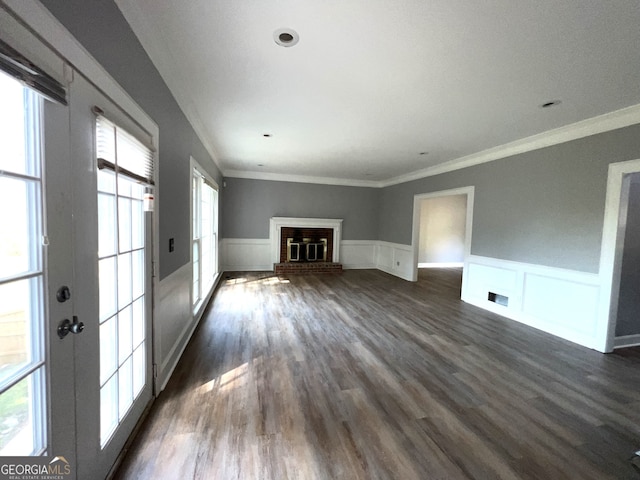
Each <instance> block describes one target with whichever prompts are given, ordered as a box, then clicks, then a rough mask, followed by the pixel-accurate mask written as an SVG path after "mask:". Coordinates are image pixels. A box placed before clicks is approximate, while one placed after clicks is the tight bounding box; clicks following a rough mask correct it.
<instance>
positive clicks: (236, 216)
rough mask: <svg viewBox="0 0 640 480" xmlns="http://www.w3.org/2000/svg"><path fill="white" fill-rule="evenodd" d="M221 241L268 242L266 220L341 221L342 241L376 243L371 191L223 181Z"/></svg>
mask: <svg viewBox="0 0 640 480" xmlns="http://www.w3.org/2000/svg"><path fill="white" fill-rule="evenodd" d="M222 191H223V194H224V198H225V201H224V203H223V205H222V208H221V215H222V218H221V222H222V231H221V235H220V236H221V237H222V238H269V219H270V218H271V217H311V218H342V219H344V223H343V230H342V238H343V239H344V240H375V239H376V237H377V233H378V198H379V193H380V192H379V190H378V189H375V188H362V187H343V186H336V185H315V184H310V183H292V182H273V181H266V180H248V179H241V178H227V179H226V187H223V188H222Z"/></svg>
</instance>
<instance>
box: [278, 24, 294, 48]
mask: <svg viewBox="0 0 640 480" xmlns="http://www.w3.org/2000/svg"><path fill="white" fill-rule="evenodd" d="M273 39H274V40H275V42H276V43H277V44H278V45H280V46H281V47H293V46H294V45H296V44H297V43H298V41H299V40H300V37H299V36H298V32H296V31H295V30H293V29H292V28H279V29H278V30H276V31H275V32H273Z"/></svg>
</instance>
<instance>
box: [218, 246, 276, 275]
mask: <svg viewBox="0 0 640 480" xmlns="http://www.w3.org/2000/svg"><path fill="white" fill-rule="evenodd" d="M220 270H221V271H226V272H235V271H238V272H262V271H270V270H273V262H272V261H271V242H270V240H269V239H268V238H223V239H222V241H221V242H220Z"/></svg>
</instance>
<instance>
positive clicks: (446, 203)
mask: <svg viewBox="0 0 640 480" xmlns="http://www.w3.org/2000/svg"><path fill="white" fill-rule="evenodd" d="M466 220H467V196H466V195H447V196H445V197H436V198H425V199H424V200H422V201H421V202H420V234H419V235H418V243H419V246H418V263H452V262H458V263H461V262H463V261H464V238H465V230H466V228H465V227H466V225H465V223H466Z"/></svg>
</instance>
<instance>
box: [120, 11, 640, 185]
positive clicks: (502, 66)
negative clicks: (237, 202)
mask: <svg viewBox="0 0 640 480" xmlns="http://www.w3.org/2000/svg"><path fill="white" fill-rule="evenodd" d="M116 3H117V4H118V5H119V7H120V9H121V10H122V11H123V13H124V15H125V17H126V18H127V20H128V21H129V23H130V24H131V26H132V28H133V30H134V32H135V33H136V34H137V35H138V37H139V38H140V41H141V42H142V44H143V46H144V47H145V49H146V50H147V52H148V53H149V56H150V57H151V59H152V60H153V62H154V63H155V65H156V67H157V68H158V70H159V71H160V74H161V75H162V76H163V78H164V79H165V81H166V83H167V85H168V86H169V88H170V89H171V91H172V92H173V94H174V96H175V97H176V99H177V101H178V103H179V104H180V105H181V107H182V108H183V110H184V111H185V113H186V115H187V117H188V118H189V120H190V121H191V123H192V124H193V126H194V128H195V129H196V131H197V132H198V134H199V135H200V136H201V139H202V140H203V142H204V143H205V145H207V147H208V148H209V150H210V151H211V153H212V154H213V155H214V156H215V158H216V160H217V162H218V163H219V166H220V167H221V169H222V171H223V173H224V174H225V175H227V176H256V175H257V176H260V175H262V176H266V177H269V175H270V174H277V175H300V176H310V177H329V178H332V179H343V180H344V181H345V182H347V183H348V182H356V183H357V182H358V181H360V182H361V184H367V183H371V184H375V182H381V181H382V182H384V181H389V180H391V179H393V178H397V177H399V176H403V175H405V176H406V175H407V174H410V173H411V172H415V171H418V170H423V169H425V168H428V167H432V166H434V165H437V164H441V163H443V162H447V161H451V160H454V159H459V158H461V157H465V156H468V155H471V154H475V153H477V152H481V151H484V150H486V149H489V148H492V147H496V146H499V145H504V144H507V143H509V142H513V141H515V140H518V139H522V138H525V137H529V136H532V135H535V134H539V133H541V132H544V131H547V130H551V129H554V128H558V127H561V126H564V125H568V124H571V123H574V122H578V121H581V120H584V119H587V118H591V117H594V116H598V115H602V114H604V113H607V112H612V111H615V110H619V109H622V108H624V107H628V106H631V105H636V104H640V81H639V80H640V2H639V1H638V0H607V1H603V0H536V1H531V0H485V1H482V2H478V1H474V0H403V1H393V0H386V1H382V0H349V1H344V0H323V1H318V0H316V1H311V0H280V1H276V0H189V1H179V0H116ZM283 27H286V28H292V29H294V30H295V31H296V32H298V34H299V36H300V42H299V43H298V44H297V45H296V46H293V47H290V48H283V47H281V46H278V45H276V43H275V42H274V40H273V34H274V32H275V31H276V30H278V29H280V28H283ZM550 100H561V101H562V103H561V104H560V105H558V106H555V107H551V108H546V109H543V108H540V105H541V104H543V103H545V102H547V101H550ZM263 134H271V135H272V137H270V138H265V137H264V136H263ZM420 152H428V154H423V155H420ZM272 176H273V175H272ZM345 179H346V180H345Z"/></svg>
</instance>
